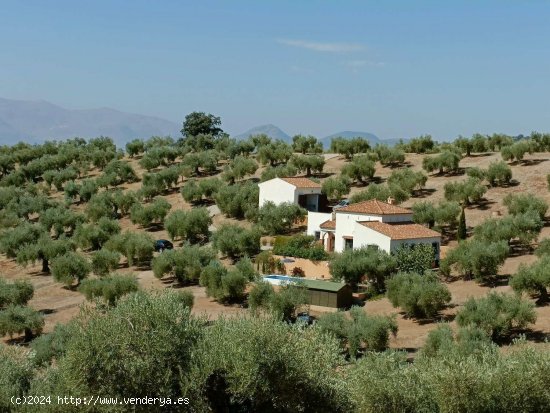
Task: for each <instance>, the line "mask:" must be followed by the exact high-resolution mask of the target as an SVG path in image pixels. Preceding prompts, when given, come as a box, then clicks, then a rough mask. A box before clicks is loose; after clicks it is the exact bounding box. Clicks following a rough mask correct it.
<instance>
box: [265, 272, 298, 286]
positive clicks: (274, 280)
mask: <svg viewBox="0 0 550 413" xmlns="http://www.w3.org/2000/svg"><path fill="white" fill-rule="evenodd" d="M263 280H264V281H266V282H268V283H270V284H272V285H283V284H290V283H296V282H299V281H301V279H300V278H296V277H289V276H288V275H275V274H272V275H266V276H264V277H263Z"/></svg>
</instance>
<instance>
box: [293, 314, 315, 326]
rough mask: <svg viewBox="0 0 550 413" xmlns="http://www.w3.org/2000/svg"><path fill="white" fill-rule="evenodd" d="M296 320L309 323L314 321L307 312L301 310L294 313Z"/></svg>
mask: <svg viewBox="0 0 550 413" xmlns="http://www.w3.org/2000/svg"><path fill="white" fill-rule="evenodd" d="M296 322H297V323H303V324H305V325H311V324H313V323H314V322H315V319H314V318H313V317H312V316H310V315H309V313H306V312H303V313H298V314H297V315H296Z"/></svg>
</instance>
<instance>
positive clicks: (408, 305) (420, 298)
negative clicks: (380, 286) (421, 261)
mask: <svg viewBox="0 0 550 413" xmlns="http://www.w3.org/2000/svg"><path fill="white" fill-rule="evenodd" d="M386 289H387V296H388V299H389V300H390V302H391V303H392V305H393V306H394V307H401V309H402V310H403V311H404V312H405V314H407V315H408V316H409V317H416V318H432V317H435V316H436V315H437V313H438V312H439V311H440V310H442V309H443V308H445V306H446V305H447V304H448V303H449V302H450V301H451V293H450V292H449V289H448V288H447V286H446V285H445V284H443V283H441V282H440V281H439V279H438V278H437V275H435V274H434V273H432V272H426V273H424V274H419V273H414V272H411V273H399V274H397V275H395V276H393V277H391V278H389V279H388V280H387V281H386Z"/></svg>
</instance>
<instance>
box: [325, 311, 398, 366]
mask: <svg viewBox="0 0 550 413" xmlns="http://www.w3.org/2000/svg"><path fill="white" fill-rule="evenodd" d="M349 313H350V316H351V317H349V318H348V317H346V315H345V313H343V312H337V313H327V314H324V315H322V316H321V317H319V320H318V321H317V326H318V328H319V329H320V330H321V331H324V332H327V333H329V334H331V335H333V336H334V337H336V338H338V339H339V340H341V342H342V344H343V345H344V347H345V348H347V349H348V352H349V354H350V356H351V357H353V358H356V357H357V355H358V353H359V351H360V350H365V351H369V350H370V351H383V350H385V349H386V348H387V347H388V344H389V341H390V334H393V335H394V336H395V335H396V334H397V330H398V328H397V322H396V320H395V317H390V316H382V315H369V314H367V313H366V312H365V310H363V309H362V308H361V307H356V306H355V307H352V308H351V310H350V312H349Z"/></svg>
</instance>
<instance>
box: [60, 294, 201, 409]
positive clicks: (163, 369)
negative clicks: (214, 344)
mask: <svg viewBox="0 0 550 413" xmlns="http://www.w3.org/2000/svg"><path fill="white" fill-rule="evenodd" d="M189 313H190V311H189V308H188V307H187V306H184V305H182V300H181V295H180V294H179V293H178V292H175V291H163V292H162V293H157V294H146V293H141V292H137V293H133V294H128V295H126V296H125V297H123V298H121V299H119V301H118V303H117V305H116V306H115V307H113V308H111V309H109V310H108V311H104V309H101V308H97V309H90V311H89V313H88V316H87V317H86V318H85V319H84V318H79V319H77V320H76V324H75V327H74V334H73V335H72V337H71V338H70V340H69V341H68V342H67V344H66V349H65V354H64V356H63V357H61V358H60V360H58V362H57V380H56V390H57V391H58V392H60V394H67V393H66V392H67V391H68V389H70V388H74V386H75V383H77V386H78V389H79V391H80V392H83V394H84V393H86V394H109V395H111V396H112V397H119V398H120V399H122V397H127V396H128V395H130V394H134V395H139V394H142V393H143V390H144V389H147V392H148V395H149V396H150V397H170V398H172V399H176V398H178V397H185V396H186V393H185V391H184V390H183V389H182V386H181V383H180V380H181V379H182V372H188V371H189V370H190V368H191V357H192V353H193V349H194V347H195V345H196V343H197V341H198V340H199V339H200V338H201V336H202V334H203V333H202V331H201V328H200V326H201V324H202V323H203V321H201V320H199V319H195V318H192V317H190V314H189ZM101 411H112V406H109V407H108V408H106V409H104V410H101ZM158 411H160V409H159V410H158Z"/></svg>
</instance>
